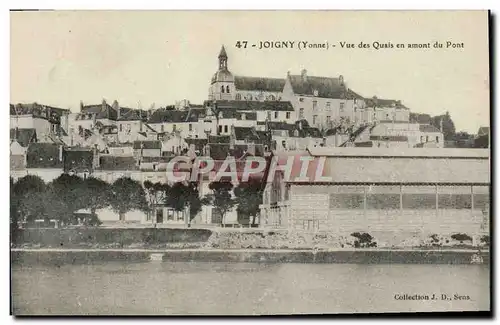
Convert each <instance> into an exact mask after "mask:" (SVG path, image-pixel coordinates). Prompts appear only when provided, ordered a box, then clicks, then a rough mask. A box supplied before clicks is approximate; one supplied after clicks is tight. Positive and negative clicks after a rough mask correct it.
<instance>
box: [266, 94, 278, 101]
mask: <svg viewBox="0 0 500 325" xmlns="http://www.w3.org/2000/svg"><path fill="white" fill-rule="evenodd" d="M267 100H276V97H274V95H269V96H268V97H267Z"/></svg>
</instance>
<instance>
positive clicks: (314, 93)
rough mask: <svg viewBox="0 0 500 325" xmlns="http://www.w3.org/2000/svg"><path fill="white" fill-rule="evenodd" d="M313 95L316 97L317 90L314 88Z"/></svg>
mask: <svg viewBox="0 0 500 325" xmlns="http://www.w3.org/2000/svg"><path fill="white" fill-rule="evenodd" d="M313 95H314V97H318V91H317V90H316V89H315V90H314V91H313Z"/></svg>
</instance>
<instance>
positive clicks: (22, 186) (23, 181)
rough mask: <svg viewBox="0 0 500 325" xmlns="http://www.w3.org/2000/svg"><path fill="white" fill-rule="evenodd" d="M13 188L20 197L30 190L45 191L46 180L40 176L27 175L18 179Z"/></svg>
mask: <svg viewBox="0 0 500 325" xmlns="http://www.w3.org/2000/svg"><path fill="white" fill-rule="evenodd" d="M13 190H14V193H15V194H16V195H18V196H19V197H22V196H24V195H25V194H27V193H30V192H43V191H44V190H45V182H44V181H43V179H41V178H40V177H38V176H34V175H26V176H24V177H21V178H20V179H18V180H17V182H16V183H15V184H14V189H13Z"/></svg>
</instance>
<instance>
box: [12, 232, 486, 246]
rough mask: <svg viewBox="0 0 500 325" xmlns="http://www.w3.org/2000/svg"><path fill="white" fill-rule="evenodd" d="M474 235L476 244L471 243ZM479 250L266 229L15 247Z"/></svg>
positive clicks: (382, 235)
mask: <svg viewBox="0 0 500 325" xmlns="http://www.w3.org/2000/svg"><path fill="white" fill-rule="evenodd" d="M473 237H475V239H476V242H475V243H474V242H473ZM477 246H479V247H480V248H481V249H483V250H484V249H488V248H489V237H488V236H484V235H483V236H478V235H476V236H474V235H473V234H441V235H438V234H423V233H404V232H393V231H385V232H383V231H378V232H375V231H374V232H369V233H368V232H355V233H326V232H323V233H306V232H298V231H288V230H273V231H270V230H265V229H247V230H246V231H242V230H241V229H239V230H236V229H232V230H227V229H224V230H222V229H192V228H189V229H186V228H184V229H181V228H161V229H154V228H76V229H21V230H19V231H18V232H17V233H16V235H15V236H13V238H12V244H11V247H12V248H24V249H40V248H64V249H206V248H216V249H228V250H231V249H295V250H296V249H319V250H329V249H348V248H370V247H372V248H374V247H376V248H383V249H391V250H394V249H413V248H420V249H445V248H446V249H462V248H468V249H476V247H477Z"/></svg>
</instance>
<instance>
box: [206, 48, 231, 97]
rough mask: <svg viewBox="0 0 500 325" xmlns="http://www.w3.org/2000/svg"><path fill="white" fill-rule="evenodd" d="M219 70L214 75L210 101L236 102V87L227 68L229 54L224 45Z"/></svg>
mask: <svg viewBox="0 0 500 325" xmlns="http://www.w3.org/2000/svg"><path fill="white" fill-rule="evenodd" d="M218 59H219V69H218V70H217V72H216V73H215V74H214V75H213V77H212V81H211V82H210V88H209V91H208V98H209V99H210V100H234V98H235V91H236V89H235V86H234V77H233V74H232V73H231V72H230V71H229V69H228V66H227V59H228V58H227V53H226V49H225V48H224V45H223V46H222V48H221V50H220V53H219V56H218Z"/></svg>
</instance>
